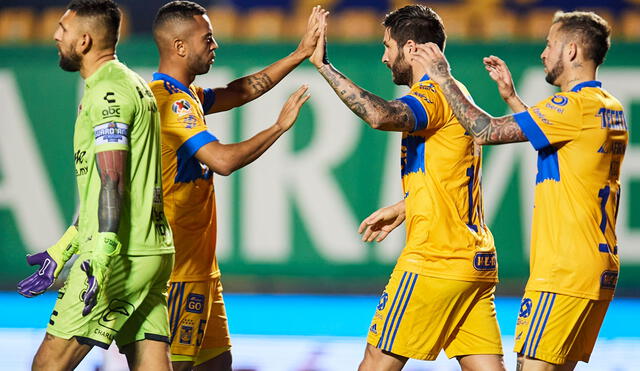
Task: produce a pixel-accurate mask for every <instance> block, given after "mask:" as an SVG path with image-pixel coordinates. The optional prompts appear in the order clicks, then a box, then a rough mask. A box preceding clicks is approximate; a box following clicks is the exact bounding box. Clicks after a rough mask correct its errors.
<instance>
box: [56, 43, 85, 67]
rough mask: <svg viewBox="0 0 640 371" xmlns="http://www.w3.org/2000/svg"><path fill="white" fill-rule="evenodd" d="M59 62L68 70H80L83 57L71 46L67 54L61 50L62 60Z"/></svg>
mask: <svg viewBox="0 0 640 371" xmlns="http://www.w3.org/2000/svg"><path fill="white" fill-rule="evenodd" d="M58 64H59V65H60V68H62V69H63V70H64V71H67V72H76V71H80V66H81V64H82V57H80V55H79V54H78V53H76V52H75V51H73V50H72V49H71V48H70V50H69V51H68V52H67V53H66V54H65V53H64V52H63V51H62V50H60V62H59V63H58Z"/></svg>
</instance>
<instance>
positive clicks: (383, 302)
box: [376, 292, 389, 310]
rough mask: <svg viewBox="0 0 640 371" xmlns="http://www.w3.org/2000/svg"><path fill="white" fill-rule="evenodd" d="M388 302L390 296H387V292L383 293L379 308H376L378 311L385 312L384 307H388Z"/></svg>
mask: <svg viewBox="0 0 640 371" xmlns="http://www.w3.org/2000/svg"><path fill="white" fill-rule="evenodd" d="M387 301H389V294H387V293H386V292H383V293H382V295H381V296H380V302H379V303H378V306H377V307H376V308H377V309H378V310H383V309H384V307H386V306H387Z"/></svg>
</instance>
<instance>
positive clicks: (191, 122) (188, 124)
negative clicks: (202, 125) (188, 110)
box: [180, 115, 198, 129]
mask: <svg viewBox="0 0 640 371" xmlns="http://www.w3.org/2000/svg"><path fill="white" fill-rule="evenodd" d="M180 122H182V123H183V124H184V127H185V128H187V129H191V128H194V127H195V126H196V125H198V118H197V117H196V116H195V115H187V116H185V117H183V118H181V119H180Z"/></svg>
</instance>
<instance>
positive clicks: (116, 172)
mask: <svg viewBox="0 0 640 371" xmlns="http://www.w3.org/2000/svg"><path fill="white" fill-rule="evenodd" d="M96 163H97V165H98V173H99V174H100V180H101V186H100V195H99V197H98V202H99V205H98V232H113V233H118V226H119V225H120V210H121V206H122V197H123V196H124V192H125V182H126V177H125V171H126V163H127V151H122V150H118V151H104V152H98V153H97V154H96Z"/></svg>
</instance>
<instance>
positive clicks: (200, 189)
mask: <svg viewBox="0 0 640 371" xmlns="http://www.w3.org/2000/svg"><path fill="white" fill-rule="evenodd" d="M318 11H319V10H318V8H314V10H313V12H312V14H311V17H310V19H309V28H308V30H307V33H306V34H305V36H304V38H303V39H302V41H301V43H300V45H299V46H298V48H297V49H296V51H294V52H293V53H292V54H291V55H289V56H287V57H285V58H283V59H281V60H279V61H277V62H275V63H274V64H272V65H270V66H268V67H266V68H265V69H263V70H262V71H259V72H257V73H255V74H252V75H249V76H246V77H242V78H240V79H237V80H235V81H232V82H231V83H229V84H228V85H227V86H226V87H223V88H216V89H210V88H207V89H203V88H201V87H199V86H196V85H193V84H192V83H193V81H194V79H195V77H196V75H201V74H205V73H207V72H208V71H209V69H210V67H211V64H212V63H213V61H214V58H215V49H216V48H217V47H218V45H217V43H216V41H215V39H214V38H213V33H212V28H211V23H210V20H209V17H208V16H207V14H206V11H205V9H204V8H202V7H201V6H200V5H198V4H195V3H193V2H188V1H174V2H170V3H168V4H166V5H164V6H163V7H162V8H160V10H159V11H158V14H157V15H156V19H155V21H154V25H153V35H154V39H155V41H156V44H157V46H158V50H159V52H160V66H159V67H158V72H157V73H155V74H154V75H153V81H152V82H151V84H150V86H151V90H152V91H153V94H154V95H155V96H156V99H157V100H158V105H159V110H160V117H161V126H162V164H163V184H164V195H165V200H166V203H165V212H166V214H167V218H168V220H169V224H170V225H171V228H172V230H173V232H174V238H175V245H176V264H175V268H174V270H173V273H172V275H171V288H170V293H169V317H170V326H171V359H172V361H173V367H174V369H175V370H189V369H192V368H194V369H198V370H199V369H203V370H204V369H206V370H231V352H230V349H231V342H230V338H229V330H228V324H227V316H226V312H225V306H224V301H223V297H222V284H221V283H220V270H219V268H218V262H217V260H216V255H215V248H216V207H215V192H214V184H213V173H214V172H215V173H218V174H221V175H228V174H230V173H232V172H233V171H235V170H237V169H239V168H242V167H244V166H246V165H248V164H249V163H251V162H252V161H254V160H255V159H257V158H258V157H260V155H262V153H263V152H264V151H266V150H267V149H268V148H269V147H270V146H271V145H272V144H273V143H274V142H275V141H276V140H277V139H278V138H279V137H280V136H281V135H282V134H284V132H286V131H287V130H288V129H289V128H290V127H291V126H292V125H293V123H294V121H295V119H296V117H297V115H298V112H299V109H300V107H301V106H302V104H303V103H304V102H305V101H306V100H307V99H308V97H309V96H308V95H305V91H306V89H307V88H306V87H302V88H300V89H299V90H298V91H297V92H295V93H294V94H293V95H292V96H291V97H290V98H289V100H288V101H287V102H286V104H285V105H284V107H283V108H282V111H281V113H280V117H278V119H277V121H276V123H275V124H274V125H272V126H271V127H269V128H267V129H266V130H264V131H262V132H260V133H258V134H256V135H255V136H254V137H252V138H250V139H248V140H246V141H243V142H240V143H235V144H222V143H220V141H218V139H217V138H216V137H215V136H214V135H213V134H211V133H210V132H209V131H208V130H207V124H206V121H205V115H207V114H210V113H214V112H219V111H224V110H228V109H231V108H233V107H237V106H240V105H242V104H244V103H246V102H248V101H250V100H252V99H255V98H257V97H259V96H260V95H262V94H263V93H265V92H266V91H268V90H269V89H271V87H273V86H274V85H275V84H276V83H277V82H278V81H280V80H281V79H282V78H283V77H284V76H285V75H286V74H288V73H289V72H290V71H291V70H293V68H295V67H296V66H297V65H298V64H300V63H301V62H302V61H303V60H305V59H306V58H308V57H309V56H310V55H311V53H312V52H313V50H314V48H315V44H316V41H317V39H318V36H319V34H320V33H319V31H318V22H317V20H316V13H318Z"/></svg>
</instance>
